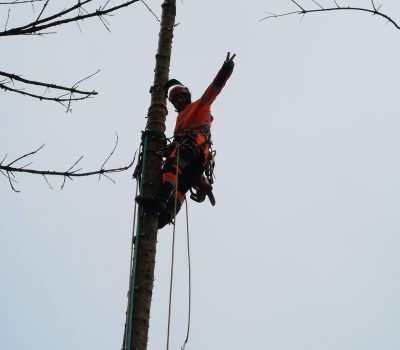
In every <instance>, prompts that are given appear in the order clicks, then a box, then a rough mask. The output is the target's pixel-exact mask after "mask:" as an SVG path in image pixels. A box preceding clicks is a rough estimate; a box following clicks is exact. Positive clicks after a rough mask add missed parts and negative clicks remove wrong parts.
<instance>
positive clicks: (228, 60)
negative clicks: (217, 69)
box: [224, 51, 236, 68]
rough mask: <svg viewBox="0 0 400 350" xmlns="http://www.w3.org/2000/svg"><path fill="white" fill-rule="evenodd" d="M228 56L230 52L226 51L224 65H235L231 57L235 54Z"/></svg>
mask: <svg viewBox="0 0 400 350" xmlns="http://www.w3.org/2000/svg"><path fill="white" fill-rule="evenodd" d="M230 56H231V53H230V52H229V51H228V53H227V54H226V58H225V61H224V65H225V64H226V65H228V66H230V67H232V68H233V66H234V65H235V62H233V59H234V58H235V57H236V54H235V53H234V54H233V55H232V57H230Z"/></svg>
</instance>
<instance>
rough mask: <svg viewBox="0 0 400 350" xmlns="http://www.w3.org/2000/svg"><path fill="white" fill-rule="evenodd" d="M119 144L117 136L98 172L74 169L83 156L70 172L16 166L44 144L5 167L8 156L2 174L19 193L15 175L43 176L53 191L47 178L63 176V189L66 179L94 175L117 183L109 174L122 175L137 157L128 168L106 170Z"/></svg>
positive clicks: (0, 170) (1, 164)
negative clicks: (15, 184)
mask: <svg viewBox="0 0 400 350" xmlns="http://www.w3.org/2000/svg"><path fill="white" fill-rule="evenodd" d="M117 144H118V135H117V141H116V143H115V145H114V147H113V150H112V151H111V153H110V154H109V156H108V157H107V158H106V160H105V162H104V163H103V164H102V166H101V168H100V169H98V170H94V171H88V172H80V171H81V170H82V168H79V169H75V170H73V169H74V167H75V166H76V165H77V164H78V163H79V162H80V161H81V160H82V158H83V156H81V157H80V158H79V159H78V160H77V161H75V162H74V164H73V165H72V166H71V167H69V168H68V170H66V171H52V170H37V169H27V168H26V167H27V166H28V165H30V164H32V162H31V163H29V164H26V165H24V166H16V163H17V162H18V161H20V160H22V159H25V158H27V157H30V156H32V155H35V154H37V153H38V152H39V151H40V150H41V149H42V148H43V147H44V146H45V145H44V144H43V145H42V146H40V147H39V148H37V149H36V150H34V151H32V152H29V153H26V154H24V155H22V156H20V157H18V158H16V159H14V160H13V161H11V162H9V163H8V164H7V165H3V162H4V160H5V159H6V157H7V155H6V156H5V157H4V158H3V160H2V162H1V163H0V173H1V174H2V175H3V176H5V177H7V179H8V181H9V183H10V187H11V189H12V190H13V191H14V192H19V191H18V190H17V189H16V188H15V186H14V185H13V183H16V182H17V181H16V180H15V179H13V178H12V177H15V175H14V173H28V174H35V175H41V176H43V177H44V179H45V180H46V182H47V184H48V185H49V186H50V188H51V189H53V188H52V186H51V185H50V183H49V181H48V179H47V177H46V176H62V177H63V183H62V185H61V189H63V188H64V185H65V182H66V179H67V178H68V179H69V180H71V181H72V180H73V178H74V177H84V176H92V175H99V178H100V176H105V177H106V178H108V179H109V180H110V181H112V182H113V183H115V181H114V180H113V179H112V178H110V176H109V174H113V173H120V172H123V171H126V170H128V169H129V168H131V167H132V165H133V164H134V162H135V158H136V153H135V156H134V158H133V160H132V161H131V162H130V163H129V164H128V165H126V166H122V167H117V168H110V169H105V168H104V165H105V164H106V163H107V161H108V160H109V159H110V158H111V156H112V155H113V154H114V152H115V150H116V147H117Z"/></svg>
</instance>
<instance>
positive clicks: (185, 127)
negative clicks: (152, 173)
mask: <svg viewBox="0 0 400 350" xmlns="http://www.w3.org/2000/svg"><path fill="white" fill-rule="evenodd" d="M235 56H236V55H235V54H234V55H232V56H231V55H230V53H229V52H228V54H227V56H226V59H225V61H224V63H223V65H222V67H221V69H220V70H219V72H218V74H217V75H216V77H215V78H214V80H213V81H212V83H211V85H210V86H209V87H208V88H207V90H206V91H205V92H204V94H203V96H201V98H199V99H198V100H196V101H194V102H192V99H191V93H190V91H189V89H188V88H187V87H186V86H184V85H182V84H181V83H180V82H179V81H178V80H176V79H171V80H169V81H168V82H167V83H166V85H165V92H166V95H167V96H168V100H169V101H170V102H171V103H172V104H173V106H174V107H175V109H176V111H177V112H178V116H177V119H176V125H175V130H174V139H173V142H172V143H171V144H170V145H169V146H167V147H166V149H165V150H164V152H163V153H164V156H165V158H166V160H165V162H164V166H163V168H162V171H161V175H162V181H161V184H160V186H159V187H158V189H157V191H156V193H155V194H154V195H153V196H152V197H150V198H146V197H143V196H138V197H136V201H137V202H138V203H139V205H142V206H143V207H144V208H145V209H146V210H154V211H156V212H157V213H158V227H159V228H162V227H164V226H165V225H166V224H168V223H171V222H172V220H173V219H174V214H176V213H178V211H179V210H180V208H181V207H182V204H183V203H184V201H185V194H186V193H187V192H188V191H189V190H191V193H192V194H191V198H192V199H194V200H196V201H198V202H201V201H203V200H204V199H205V196H206V195H208V197H209V199H210V201H211V204H213V205H214V204H215V200H214V197H213V195H212V192H211V190H212V174H211V173H212V167H213V165H212V164H211V162H210V156H211V154H210V153H211V152H210V147H211V123H212V121H213V119H214V118H213V116H212V115H211V104H212V103H213V102H214V100H215V98H216V97H217V96H218V95H219V93H220V92H221V90H222V88H223V87H224V86H225V83H226V81H227V80H228V79H229V77H230V76H231V74H232V71H233V67H234V65H235V63H234V62H233V59H234V58H235ZM168 92H169V93H168ZM204 172H206V174H207V175H208V176H207V178H206V177H205V176H204V175H203V174H204ZM177 174H178V179H177ZM176 187H177V188H176ZM175 194H176V197H177V201H175ZM175 203H176V206H175Z"/></svg>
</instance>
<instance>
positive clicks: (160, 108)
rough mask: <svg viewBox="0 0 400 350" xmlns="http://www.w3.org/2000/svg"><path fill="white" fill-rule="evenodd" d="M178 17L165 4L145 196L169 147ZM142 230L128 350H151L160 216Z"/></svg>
mask: <svg viewBox="0 0 400 350" xmlns="http://www.w3.org/2000/svg"><path fill="white" fill-rule="evenodd" d="M175 13H176V0H164V3H163V4H162V17H161V27H160V32H159V41H158V50H157V54H156V67H155V70H154V72H155V74H154V84H153V86H152V88H151V90H150V92H151V105H150V108H149V111H148V114H147V117H148V120H147V125H146V131H145V132H144V150H143V152H144V153H143V167H142V181H141V194H142V195H144V196H149V195H152V194H153V193H154V192H155V190H156V188H157V186H158V184H159V182H160V170H161V161H162V159H161V156H160V154H159V152H158V151H160V150H161V149H162V147H163V146H164V144H165V140H164V139H163V137H162V136H163V134H164V132H165V120H166V115H167V108H166V98H165V93H164V85H165V83H166V82H167V80H168V75H169V66H170V58H171V46H172V38H173V30H174V23H175ZM160 136H161V137H160ZM138 226H139V229H138V232H137V233H136V234H137V235H138V239H137V240H136V242H137V246H136V269H135V280H134V288H133V291H131V293H132V292H133V299H132V301H133V302H132V325H131V327H129V330H128V332H129V335H130V342H129V343H130V349H129V348H128V349H127V350H145V349H147V338H148V330H149V319H150V305H151V298H152V293H153V280H154V267H155V257H156V243H157V230H158V219H157V215H155V214H152V213H146V212H143V211H141V213H140V217H139V225H138ZM128 347H129V344H128Z"/></svg>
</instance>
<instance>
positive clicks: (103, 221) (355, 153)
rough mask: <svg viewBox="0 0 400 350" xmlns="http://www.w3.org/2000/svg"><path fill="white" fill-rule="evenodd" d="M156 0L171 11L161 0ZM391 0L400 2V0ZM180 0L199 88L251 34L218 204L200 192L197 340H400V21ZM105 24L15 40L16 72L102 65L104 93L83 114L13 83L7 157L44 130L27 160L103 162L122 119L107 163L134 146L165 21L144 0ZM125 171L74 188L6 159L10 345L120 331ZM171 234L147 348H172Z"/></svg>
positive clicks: (101, 340)
mask: <svg viewBox="0 0 400 350" xmlns="http://www.w3.org/2000/svg"><path fill="white" fill-rule="evenodd" d="M342 2H343V1H342ZM57 3H58V4H60V5H59V6H60V7H63V6H61V5H62V4H66V3H68V1H58V2H57ZM69 3H70V2H69ZM147 3H148V5H149V6H151V7H152V8H153V10H154V11H155V12H156V13H160V3H161V1H155V0H151V1H150V0H148V1H147ZM321 3H323V4H330V2H329V1H322V2H321ZM303 4H305V5H307V4H308V5H309V6H313V5H312V1H307V2H306V1H303ZM343 4H344V2H343ZM348 4H353V5H364V6H370V2H369V1H366V0H365V1H349V2H348ZM382 4H383V7H382V11H384V12H386V13H388V14H390V15H392V16H393V17H394V18H395V19H399V18H400V17H399V16H400V3H399V2H398V1H395V0H383V1H382ZM314 6H315V5H314ZM177 7H178V8H177V22H179V23H180V25H179V26H178V27H177V28H176V30H175V38H174V44H173V55H172V65H171V77H175V78H177V79H179V80H181V81H182V82H184V83H185V84H186V85H188V86H189V87H190V88H191V90H192V94H193V96H194V97H198V96H199V95H200V94H201V93H202V92H203V91H204V90H205V89H206V87H207V86H208V84H209V83H210V82H211V80H212V78H213V77H214V76H215V74H216V73H217V71H218V69H219V67H220V66H221V64H222V62H223V59H224V57H225V55H226V52H227V51H232V52H235V53H237V58H236V67H235V71H234V73H233V75H232V77H231V79H230V80H229V82H228V83H227V85H226V87H225V89H224V91H223V92H222V93H221V95H220V96H219V97H218V99H217V100H216V102H215V103H214V106H213V114H214V117H215V120H214V124H213V138H214V144H215V148H216V149H217V150H218V155H217V168H216V176H217V179H216V184H215V196H216V199H217V205H216V207H214V208H212V207H211V206H210V205H209V204H207V203H205V204H202V205H199V204H197V203H194V202H190V203H189V215H190V227H191V254H192V261H191V262H192V273H193V276H192V278H193V281H192V283H193V291H192V293H193V295H192V298H193V303H192V323H191V335H190V339H189V344H188V346H187V347H186V349H188V350H200V349H235V350H236V349H238V350H239V349H274V350H289V349H290V350H291V349H298V350H302V349H304V350H320V349H324V350H331V349H332V350H337V349H341V350H357V349H362V350H372V349H385V350H394V349H399V348H400V335H399V332H398V325H399V319H400V306H399V305H400V302H399V301H400V300H399V295H400V282H399V278H398V276H399V272H400V271H399V270H400V267H399V266H400V261H399V254H398V250H399V249H398V247H399V246H400V236H399V230H400V218H399V217H400V216H399V211H400V184H399V178H400V166H399V164H400V155H399V152H398V150H399V149H400V138H399V137H398V134H399V130H400V119H399V115H398V111H399V109H400V108H399V107H400V106H399V104H400V102H399V99H398V96H397V95H398V86H397V85H398V84H397V82H398V81H399V79H400V72H399V70H398V62H399V61H400V49H399V45H398V42H399V38H400V32H399V31H398V30H396V29H395V28H394V27H393V26H392V25H390V24H387V25H386V24H385V21H383V20H382V19H380V18H378V17H373V16H370V15H367V14H363V13H357V12H342V13H331V14H320V15H310V16H306V17H305V18H304V19H303V21H301V22H300V18H299V17H296V16H292V17H287V18H281V19H273V20H268V21H263V22H261V23H259V22H258V19H260V18H261V17H263V16H264V15H265V13H264V12H265V11H272V12H277V13H279V12H285V11H287V10H293V9H294V7H293V6H292V5H291V3H290V1H281V0H280V1H277V0H254V1H246V2H244V1H235V2H234V1H227V0H220V1H212V0H203V1H190V0H185V1H184V2H183V4H182V3H181V2H180V1H177ZM0 10H1V13H2V17H0V18H3V21H5V20H6V18H7V8H6V7H2V8H0ZM20 11H21V13H20V12H18V11H17V8H16V7H15V8H13V11H12V13H11V17H10V21H9V24H8V26H9V27H11V26H13V25H16V24H17V23H19V22H24V21H25V20H29V19H32V18H33V17H34V16H35V14H34V13H33V12H32V8H31V7H30V6H27V7H26V9H25V12H24V10H22V8H21V10H20ZM48 11H49V13H50V11H51V8H49V10H48ZM36 15H37V13H36ZM110 23H111V30H112V33H111V34H109V33H108V32H107V31H106V30H105V29H104V27H103V26H102V24H101V23H100V22H99V21H98V20H93V21H88V22H85V23H84V24H81V29H82V32H83V34H81V33H80V31H79V28H78V27H77V26H76V25H75V24H71V25H68V26H65V27H63V28H59V29H58V34H57V35H49V36H45V37H34V36H32V37H22V38H12V37H10V38H3V39H2V40H1V52H2V60H1V61H2V62H1V70H3V71H9V72H13V73H17V74H21V75H23V76H25V77H27V78H32V79H38V80H44V81H49V82H54V83H59V84H64V85H72V84H73V83H74V82H76V81H78V80H80V79H81V78H83V77H85V76H87V75H89V74H91V73H93V72H95V71H96V70H97V69H101V72H100V73H99V74H98V75H96V76H95V77H93V78H92V79H90V80H88V81H86V82H85V83H82V84H81V87H82V88H83V87H84V88H86V89H89V90H90V89H96V90H97V91H98V92H99V95H98V96H97V97H96V98H94V99H92V100H89V101H85V102H80V103H76V104H74V105H73V113H72V114H71V113H68V114H67V113H65V111H64V110H63V109H62V108H61V106H59V105H57V104H52V103H45V102H39V101H35V100H32V99H29V98H25V97H22V96H17V95H13V94H10V93H4V92H2V93H1V95H0V98H1V104H2V128H1V131H0V133H1V138H0V158H3V156H4V155H5V154H6V153H8V154H9V156H8V159H13V158H16V157H18V156H19V155H21V154H23V153H26V152H28V151H31V150H33V149H34V148H36V147H38V146H40V145H41V144H42V143H46V147H45V149H44V150H43V151H42V152H41V154H39V155H38V156H37V157H35V158H34V160H35V162H34V164H33V165H32V166H34V167H36V168H41V169H46V170H55V169H57V170H65V169H67V168H69V166H70V165H72V164H73V163H74V161H75V160H76V159H77V158H79V157H80V156H81V155H84V159H83V161H82V164H81V165H82V166H84V168H85V169H86V170H92V169H97V168H98V167H99V166H100V165H101V164H102V163H103V161H104V160H105V158H106V157H107V155H108V153H109V152H110V151H111V149H112V147H113V145H114V142H115V132H117V133H118V135H119V140H120V141H119V146H118V149H117V151H116V153H115V155H114V157H113V158H112V159H111V160H110V162H109V165H110V166H121V165H125V164H127V163H129V162H130V160H131V159H132V157H133V154H134V152H135V150H136V149H137V147H138V144H139V142H140V131H141V130H142V129H143V128H144V126H145V119H144V118H145V115H146V113H147V108H148V105H149V101H150V95H149V93H148V91H149V87H150V86H151V84H152V81H153V69H154V55H155V51H156V47H157V39H158V37H157V34H158V30H159V24H158V22H157V21H156V20H155V18H154V17H153V16H152V15H151V14H150V12H149V11H148V10H147V9H146V8H145V6H144V5H143V4H141V3H140V2H139V3H137V4H136V5H133V6H131V7H130V8H128V9H126V10H123V11H120V12H118V13H116V14H115V16H114V17H112V18H111V19H110ZM169 107H170V108H169V109H170V114H169V115H168V121H167V128H168V134H169V135H171V133H172V128H173V125H174V120H175V112H174V111H173V108H171V106H169ZM131 173H132V171H129V172H126V173H123V174H120V175H117V176H115V177H114V178H115V180H117V182H116V184H113V183H111V182H109V181H107V180H105V179H103V180H101V181H100V182H98V181H97V178H91V179H79V180H75V181H74V182H72V183H71V182H68V183H67V184H66V186H65V188H64V189H63V190H62V191H61V190H60V189H59V188H60V186H61V184H62V180H61V179H51V184H52V186H53V187H54V191H52V190H51V189H49V187H48V186H47V184H46V183H45V181H44V180H43V179H42V178H40V177H33V176H27V175H18V181H19V183H18V185H17V186H18V188H19V189H20V190H21V193H19V194H17V193H14V192H12V191H11V190H10V187H9V184H8V181H7V179H6V178H4V177H3V178H2V180H1V181H0V193H1V198H2V201H1V203H2V204H1V211H0V223H1V224H0V348H1V349H4V350H14V349H15V350H17V349H18V350H19V349H45V350H47V349H59V350H72V349H73V350H83V349H94V348H96V349H99V350H102V349H120V346H121V341H122V336H123V326H124V315H125V307H126V293H127V287H128V269H129V254H130V250H129V249H130V248H129V245H130V235H131V227H132V219H133V205H134V191H135V183H134V181H132V179H131ZM171 234H172V229H171V227H168V228H166V229H164V230H162V231H160V234H159V244H158V248H157V249H158V250H157V267H156V280H155V289H154V295H153V304H152V318H151V328H150V340H149V349H150V350H155V349H162V348H165V342H166V327H167V311H168V288H169V268H170V261H171V257H170V256H171V255H170V250H171V238H172V235H171ZM185 235H186V233H185V220H184V215H180V216H179V218H178V223H177V246H176V270H175V280H174V296H173V311H172V312H173V314H172V333H171V347H170V348H171V349H179V348H180V346H181V345H182V343H183V341H184V338H185V334H186V317H187V287H188V285H187V260H186V241H185Z"/></svg>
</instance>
